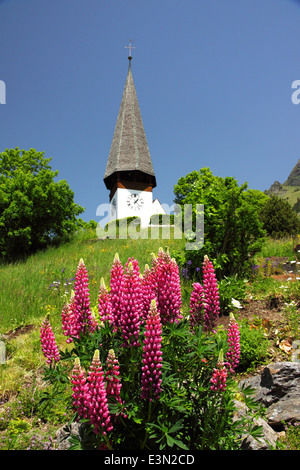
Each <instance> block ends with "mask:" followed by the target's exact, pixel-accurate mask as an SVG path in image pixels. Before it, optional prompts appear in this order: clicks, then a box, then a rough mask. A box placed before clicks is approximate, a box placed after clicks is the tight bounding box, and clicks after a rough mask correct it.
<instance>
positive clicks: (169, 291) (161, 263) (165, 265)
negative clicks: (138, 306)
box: [155, 253, 182, 324]
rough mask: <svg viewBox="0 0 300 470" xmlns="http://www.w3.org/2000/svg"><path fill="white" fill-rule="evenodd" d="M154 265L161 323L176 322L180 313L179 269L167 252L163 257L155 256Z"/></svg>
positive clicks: (180, 316)
mask: <svg viewBox="0 0 300 470" xmlns="http://www.w3.org/2000/svg"><path fill="white" fill-rule="evenodd" d="M157 260H158V262H157V264H156V267H155V273H156V279H157V302H158V304H157V308H158V311H159V313H160V316H161V321H162V323H163V324H166V323H167V322H170V323H173V322H177V321H178V320H179V319H180V318H182V315H181V313H180V309H181V303H182V302H181V286H180V276H179V269H178V266H177V263H176V261H175V259H174V258H173V259H170V256H169V254H168V253H166V254H165V257H163V256H162V255H160V257H157Z"/></svg>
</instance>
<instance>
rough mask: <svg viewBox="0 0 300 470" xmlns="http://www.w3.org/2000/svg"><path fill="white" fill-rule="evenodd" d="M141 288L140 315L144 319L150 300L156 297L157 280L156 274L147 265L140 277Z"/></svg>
mask: <svg viewBox="0 0 300 470" xmlns="http://www.w3.org/2000/svg"><path fill="white" fill-rule="evenodd" d="M141 282H142V290H143V310H142V313H141V316H142V318H143V319H144V320H146V318H147V315H148V312H149V310H150V305H151V300H153V299H156V298H157V282H156V276H155V273H154V272H153V270H151V269H150V268H149V265H148V264H146V265H145V269H144V274H143V276H142V278H141Z"/></svg>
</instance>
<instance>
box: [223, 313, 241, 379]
mask: <svg viewBox="0 0 300 470" xmlns="http://www.w3.org/2000/svg"><path fill="white" fill-rule="evenodd" d="M227 338H228V351H227V354H226V360H227V364H228V366H229V370H230V372H231V373H234V370H235V369H236V368H237V366H238V364H239V361H240V331H239V325H238V323H237V322H236V320H235V318H234V315H233V314H232V313H231V312H230V320H229V325H228V332H227Z"/></svg>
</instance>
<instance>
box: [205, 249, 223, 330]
mask: <svg viewBox="0 0 300 470" xmlns="http://www.w3.org/2000/svg"><path fill="white" fill-rule="evenodd" d="M203 287H204V292H205V312H204V326H203V328H204V330H205V331H214V327H215V324H216V321H217V319H218V318H219V313H220V303H219V290H218V283H217V279H216V274H215V270H214V267H213V264H212V262H211V261H210V260H209V258H208V256H207V255H205V256H204V261H203Z"/></svg>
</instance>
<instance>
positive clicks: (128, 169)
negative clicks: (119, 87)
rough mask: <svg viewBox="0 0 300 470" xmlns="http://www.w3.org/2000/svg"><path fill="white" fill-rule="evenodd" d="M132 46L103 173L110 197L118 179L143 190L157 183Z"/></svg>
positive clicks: (123, 183) (125, 185)
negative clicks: (139, 94) (134, 73)
mask: <svg viewBox="0 0 300 470" xmlns="http://www.w3.org/2000/svg"><path fill="white" fill-rule="evenodd" d="M132 48H133V46H131V43H130V46H129V47H128V49H129V56H128V59H129V67H128V73H127V79H126V83H125V87H124V91H123V96H122V100H121V105H120V109H119V114H118V117H117V122H116V126H115V131H114V135H113V139H112V144H111V148H110V152H109V156H108V161H107V165H106V170H105V174H104V183H105V185H106V187H107V189H109V190H110V199H112V197H113V194H114V192H115V191H116V189H117V187H118V182H122V187H132V188H139V187H140V189H141V190H144V188H146V187H148V188H149V187H150V188H154V187H155V186H156V178H155V173H154V170H153V165H152V160H151V156H150V152H149V148H148V143H147V139H146V134H145V130H144V126H143V121H142V116H141V113H140V108H139V104H138V99H137V94H136V90H135V85H134V81H133V76H132V71H131V60H132V56H131V49H132ZM132 184H133V185H132ZM148 190H149V189H148ZM151 190H152V189H151Z"/></svg>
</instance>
